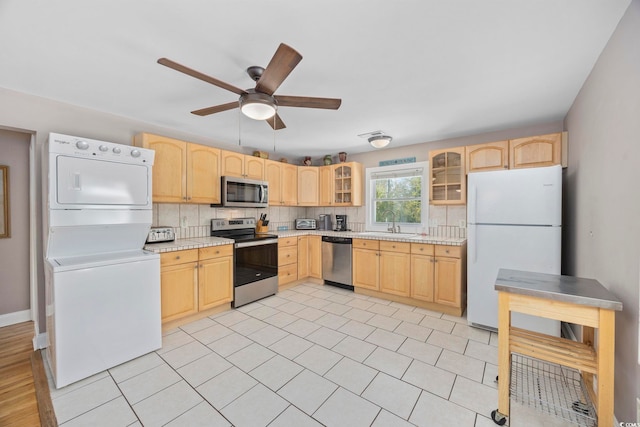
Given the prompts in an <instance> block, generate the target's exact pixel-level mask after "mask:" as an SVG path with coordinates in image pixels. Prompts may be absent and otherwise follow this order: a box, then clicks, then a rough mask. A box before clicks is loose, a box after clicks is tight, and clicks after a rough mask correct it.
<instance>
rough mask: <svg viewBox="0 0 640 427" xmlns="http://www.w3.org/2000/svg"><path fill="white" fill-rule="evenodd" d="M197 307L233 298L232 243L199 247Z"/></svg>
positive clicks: (216, 304)
mask: <svg viewBox="0 0 640 427" xmlns="http://www.w3.org/2000/svg"><path fill="white" fill-rule="evenodd" d="M199 251H200V252H199V260H200V262H199V266H198V267H199V268H198V309H199V310H207V309H209V308H213V307H217V306H219V305H221V304H224V303H228V302H231V301H232V300H233V245H225V246H212V247H208V248H201V249H199Z"/></svg>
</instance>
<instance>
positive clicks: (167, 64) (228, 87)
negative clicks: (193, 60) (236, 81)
mask: <svg viewBox="0 0 640 427" xmlns="http://www.w3.org/2000/svg"><path fill="white" fill-rule="evenodd" d="M158 64H162V65H164V66H165V67H169V68H172V69H174V70H176V71H180V72H181V73H184V74H187V75H189V76H191V77H195V78H196V79H200V80H202V81H204V82H207V83H211V84H212V85H214V86H218V87H221V88H222V89H226V90H228V91H231V92H233V93H236V94H238V95H242V94H243V93H246V91H245V90H243V89H240V88H238V87H235V86H234V85H231V84H229V83H225V82H223V81H222V80H218V79H216V78H213V77H211V76H207V75H206V74H202V73H201V72H200V71H196V70H194V69H192V68H189V67H185V66H184V65H182V64H178V63H177V62H174V61H172V60H170V59H168V58H160V59H158Z"/></svg>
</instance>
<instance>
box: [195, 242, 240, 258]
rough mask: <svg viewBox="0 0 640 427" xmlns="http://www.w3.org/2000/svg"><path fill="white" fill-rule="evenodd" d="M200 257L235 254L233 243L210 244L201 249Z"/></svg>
mask: <svg viewBox="0 0 640 427" xmlns="http://www.w3.org/2000/svg"><path fill="white" fill-rule="evenodd" d="M199 251H200V252H199V256H200V259H210V258H217V257H221V256H231V255H233V245H221V246H210V247H208V248H200V249H199Z"/></svg>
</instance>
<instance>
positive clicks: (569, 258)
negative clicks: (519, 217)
mask: <svg viewBox="0 0 640 427" xmlns="http://www.w3.org/2000/svg"><path fill="white" fill-rule="evenodd" d="M639 43H640V0H633V2H632V3H631V5H630V6H629V8H628V10H627V12H626V14H625V15H624V17H623V18H622V20H621V21H620V24H619V25H618V28H617V29H616V31H615V32H614V34H613V36H612V37H611V39H610V40H609V42H608V44H607V46H606V48H605V49H604V50H603V52H602V54H601V55H600V58H599V59H598V61H597V63H596V65H595V66H594V68H593V70H592V72H591V74H590V75H589V77H588V79H587V81H586V82H585V84H584V85H583V87H582V89H581V90H580V93H579V94H578V96H577V97H576V99H575V101H574V103H573V106H572V107H571V109H570V110H569V113H568V114H567V117H566V120H565V125H566V129H567V131H568V132H569V153H570V155H569V168H568V170H567V172H566V174H565V187H564V191H565V194H566V209H565V214H566V218H567V221H565V224H566V225H565V236H564V254H563V255H564V263H563V264H564V265H563V267H564V269H565V271H566V273H568V274H573V275H576V276H582V277H589V278H595V279H597V280H598V281H600V282H601V283H602V284H603V285H604V286H605V287H606V288H608V289H609V290H610V291H611V292H613V294H615V295H616V296H617V297H618V298H619V299H620V300H621V301H622V303H623V305H624V309H623V311H622V312H618V313H617V315H616V351H615V363H616V366H615V370H616V374H615V414H616V417H617V419H618V421H621V422H634V421H640V420H636V402H635V401H636V397H638V396H640V367H639V366H638V294H639V281H638V277H639V276H640V274H639V273H640V271H639V270H640V197H639V192H638V184H639V183H640V165H639V163H638V161H639V160H640V139H639V136H640V48H639V46H640V44H639Z"/></svg>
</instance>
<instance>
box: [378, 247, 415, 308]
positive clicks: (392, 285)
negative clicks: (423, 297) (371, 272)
mask: <svg viewBox="0 0 640 427" xmlns="http://www.w3.org/2000/svg"><path fill="white" fill-rule="evenodd" d="M410 250H411V244H410V243H404V242H388V241H384V240H381V241H380V291H381V292H384V293H387V294H392V295H400V296H403V297H408V296H409V295H410V293H411V292H410V290H411V255H410Z"/></svg>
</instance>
